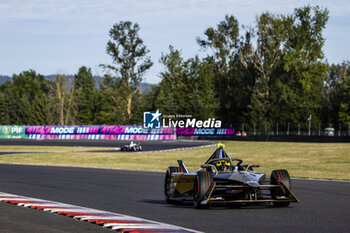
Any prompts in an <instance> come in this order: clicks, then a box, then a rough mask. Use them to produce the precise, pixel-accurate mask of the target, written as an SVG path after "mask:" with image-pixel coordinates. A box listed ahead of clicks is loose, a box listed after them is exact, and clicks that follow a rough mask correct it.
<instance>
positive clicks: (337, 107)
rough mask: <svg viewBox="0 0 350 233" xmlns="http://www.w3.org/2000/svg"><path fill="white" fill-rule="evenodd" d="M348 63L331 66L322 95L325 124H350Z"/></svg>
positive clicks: (349, 72)
mask: <svg viewBox="0 0 350 233" xmlns="http://www.w3.org/2000/svg"><path fill="white" fill-rule="evenodd" d="M349 67H350V62H349V61H344V62H343V63H342V64H339V65H332V66H331V67H330V72H329V76H328V80H327V81H328V82H327V84H326V92H325V95H324V99H325V100H324V102H325V104H324V108H325V110H324V115H325V116H326V117H325V120H326V122H330V123H335V124H337V123H342V124H344V125H347V124H350V68H349Z"/></svg>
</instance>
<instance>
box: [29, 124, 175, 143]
mask: <svg viewBox="0 0 350 233" xmlns="http://www.w3.org/2000/svg"><path fill="white" fill-rule="evenodd" d="M25 133H26V134H27V135H28V137H29V138H30V139H78V140H79V139H84V140H176V134H175V129H174V128H159V129H145V128H143V127H142V126H137V125H136V126H121V125H102V126H100V125H92V126H47V125H46V126H26V127H25Z"/></svg>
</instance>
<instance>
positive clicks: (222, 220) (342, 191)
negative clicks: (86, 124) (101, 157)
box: [0, 161, 350, 233]
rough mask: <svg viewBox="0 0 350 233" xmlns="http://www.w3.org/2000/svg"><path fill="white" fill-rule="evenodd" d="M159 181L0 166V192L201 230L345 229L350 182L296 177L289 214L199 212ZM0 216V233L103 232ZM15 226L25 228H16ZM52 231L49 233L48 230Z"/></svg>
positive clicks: (4, 211)
mask: <svg viewBox="0 0 350 233" xmlns="http://www.w3.org/2000/svg"><path fill="white" fill-rule="evenodd" d="M199 162H200V161H199ZM163 180H164V173H160V172H142V171H127V170H111V169H92V168H66V167H48V166H28V165H7V164H0V192H7V193H12V194H18V195H24V196H29V197H34V198H40V199H46V200H52V201H58V202H64V203H69V204H74V205H79V206H86V207H90V208H95V209H101V210H106V211H112V212H116V213H121V214H126V215H132V216H136V217H141V218H145V219H149V220H155V221H160V222H164V223H170V224H174V225H179V226H183V227H186V228H191V229H195V230H199V231H203V232H293V233H296V232H337V233H338V232H349V230H350V221H349V215H350V202H349V193H350V182H329V181H314V180H312V181H308V180H298V179H294V180H293V181H292V183H293V191H294V193H295V195H296V196H297V197H298V198H299V199H300V200H301V203H299V204H296V203H292V204H291V205H290V207H287V208H274V207H269V206H251V207H243V208H233V207H231V208H228V207H225V206H221V207H220V206H219V207H213V208H210V209H204V210H197V209H194V208H193V206H192V204H190V203H188V204H179V205H173V204H167V203H166V202H165V201H164V195H163ZM30 211H31V212H32V214H30V213H29V212H30ZM0 212H1V215H0V232H93V229H99V230H96V232H100V231H101V232H107V231H109V230H106V229H102V228H101V230H100V228H98V227H97V226H94V225H92V224H89V223H83V222H77V221H75V220H73V219H69V218H65V219H64V217H62V216H56V215H52V214H49V213H44V212H41V213H38V210H30V209H25V208H23V207H18V206H14V205H10V204H6V203H0ZM24 212H26V213H24ZM22 216H25V217H22ZM63 219H64V220H63ZM20 222H23V227H24V228H21V230H18V229H19V228H18V225H17V224H18V223H20ZM84 224H85V225H84ZM73 225H74V226H73ZM41 226H42V229H44V230H43V231H40V229H41V228H40V227H41ZM50 227H51V229H52V231H51V230H48V229H50ZM90 227H93V229H92V230H91V229H90ZM87 228H89V229H87ZM85 229H87V230H85ZM89 230H90V231H89ZM110 232H111V231H110Z"/></svg>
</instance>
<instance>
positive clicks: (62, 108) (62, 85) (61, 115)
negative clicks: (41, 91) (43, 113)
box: [48, 75, 76, 125]
mask: <svg viewBox="0 0 350 233" xmlns="http://www.w3.org/2000/svg"><path fill="white" fill-rule="evenodd" d="M48 114H49V121H50V123H51V124H58V125H69V124H75V117H76V105H75V102H74V83H73V84H72V86H71V88H68V84H67V77H66V76H64V75H56V76H55V78H54V80H53V82H52V83H51V86H50V97H49V108H48Z"/></svg>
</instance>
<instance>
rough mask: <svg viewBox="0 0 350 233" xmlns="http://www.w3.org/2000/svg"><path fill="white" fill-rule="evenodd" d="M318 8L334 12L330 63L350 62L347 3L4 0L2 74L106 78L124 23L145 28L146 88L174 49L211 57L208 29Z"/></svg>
mask: <svg viewBox="0 0 350 233" xmlns="http://www.w3.org/2000/svg"><path fill="white" fill-rule="evenodd" d="M308 4H310V5H319V6H321V7H323V8H327V9H328V10H329V11H330V14H329V16H330V19H329V21H328V23H327V26H326V29H325V31H324V37H325V38H326V42H325V46H324V52H325V56H326V58H327V60H328V62H329V63H341V62H343V61H344V60H350V56H349V54H350V4H349V3H348V1H346V0H333V1H332V0H317V1H315V0H284V1H280V0H268V1H262V0H244V1H242V0H215V1H213V0H176V1H174V0H171V1H170V0H147V1H145V0H98V1H96V0H0V75H13V74H18V73H20V72H22V71H25V70H29V69H33V70H35V71H36V72H38V73H40V74H44V75H50V74H76V73H77V72H78V70H79V68H80V67H81V66H87V67H90V68H91V70H92V72H93V74H94V75H103V72H104V71H103V70H102V68H100V66H99V65H100V64H110V63H111V62H112V60H111V57H110V56H109V55H107V54H106V44H107V41H108V40H109V34H108V32H109V30H110V28H111V27H112V26H113V25H114V24H116V23H118V22H120V21H125V20H128V21H131V22H133V23H138V24H139V26H140V31H139V35H140V37H141V38H142V39H143V41H144V44H145V45H146V46H147V48H148V49H149V50H150V53H149V55H150V56H151V59H152V61H153V63H154V65H153V66H152V68H151V69H150V70H148V71H147V72H146V74H145V76H144V82H148V83H158V82H160V80H161V79H160V77H159V73H160V72H161V71H163V69H164V67H163V66H162V65H161V64H159V58H160V57H161V55H162V53H163V54H166V53H168V51H169V45H172V46H174V48H175V49H178V50H181V52H182V55H183V57H184V58H191V57H194V56H195V55H196V54H200V55H205V54H207V53H209V51H207V52H206V51H201V50H200V47H199V46H198V44H197V42H196V38H197V37H202V38H203V35H204V31H205V30H206V29H207V28H208V27H216V25H217V24H218V23H219V22H220V21H222V20H224V17H225V15H233V16H235V17H236V18H237V20H238V22H239V24H240V26H242V25H246V26H254V23H255V18H256V16H257V15H259V14H261V13H262V12H266V11H269V12H271V13H277V14H291V13H292V12H293V10H294V8H297V7H302V6H305V5H308Z"/></svg>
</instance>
